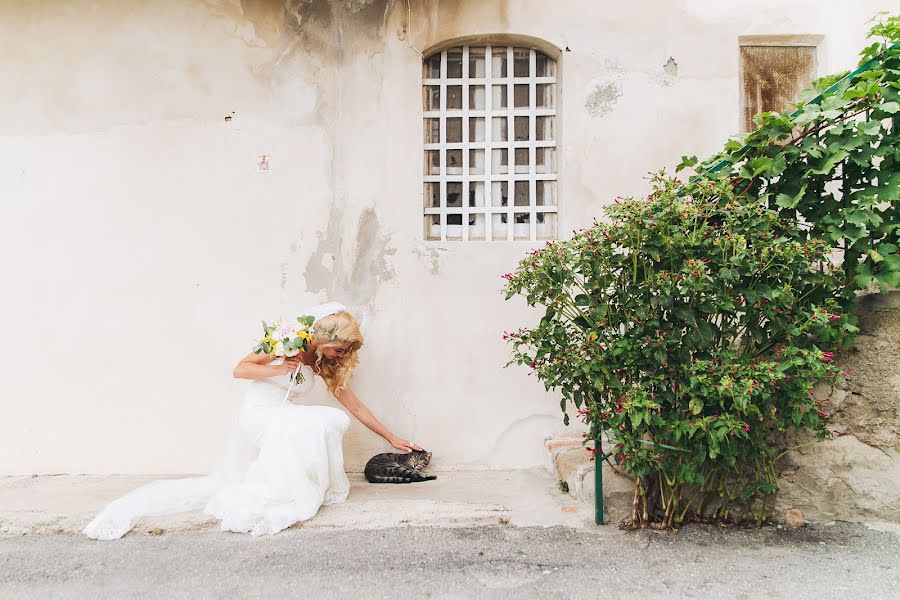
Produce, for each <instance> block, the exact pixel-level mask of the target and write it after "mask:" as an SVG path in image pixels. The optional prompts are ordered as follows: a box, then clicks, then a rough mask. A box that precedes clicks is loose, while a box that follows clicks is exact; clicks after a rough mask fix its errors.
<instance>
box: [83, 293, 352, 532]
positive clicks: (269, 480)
mask: <svg viewBox="0 0 900 600" xmlns="http://www.w3.org/2000/svg"><path fill="white" fill-rule="evenodd" d="M338 307H339V308H338ZM317 308H318V311H317V312H318V313H320V314H316V312H306V313H304V314H313V315H314V316H316V318H317V319H318V318H321V316H324V314H331V313H330V312H326V311H325V309H329V310H331V311H332V312H336V311H337V310H343V307H341V306H340V305H336V304H334V303H332V304H327V305H323V306H321V307H317ZM305 370H306V371H307V373H306V381H305V382H304V384H303V385H301V386H300V387H301V389H300V390H296V389H295V391H293V392H292V395H293V399H296V398H297V397H299V396H300V395H301V394H302V393H303V392H305V391H307V390H308V389H309V387H311V385H312V382H313V377H314V375H313V374H312V371H310V370H308V368H305ZM289 381H290V376H288V375H285V376H280V377H272V378H269V379H263V380H258V381H252V382H250V384H249V388H248V390H247V394H246V396H245V398H244V401H243V403H242V405H241V409H240V413H239V416H238V424H237V427H236V428H235V433H234V434H233V436H232V439H231V441H230V443H229V449H228V452H227V453H226V456H225V459H224V460H223V462H222V464H221V465H220V466H219V467H218V468H217V469H216V470H214V471H213V472H212V473H211V474H209V475H207V476H204V477H190V478H186V479H175V480H160V481H154V482H152V483H149V484H147V485H145V486H142V487H140V488H138V489H136V490H134V491H133V492H131V493H129V494H126V495H125V496H123V497H121V498H119V499H118V500H115V501H114V502H112V503H110V504H109V505H108V506H107V507H106V508H105V509H104V510H103V511H102V512H100V513H99V514H98V515H97V516H96V517H95V518H94V519H93V520H92V521H91V522H90V523H89V524H88V525H87V527H85V529H84V533H85V535H87V536H88V537H91V538H94V539H99V540H112V539H117V538H120V537H122V536H123V535H125V534H126V533H127V532H128V531H129V530H130V529H131V528H132V527H134V525H135V523H136V522H137V520H138V519H140V518H142V517H149V516H158V515H165V514H173V513H179V512H185V511H190V510H198V509H201V508H202V509H205V512H206V513H207V514H209V515H212V516H214V517H216V518H217V519H219V520H220V521H221V526H222V529H224V530H227V531H235V532H242V533H250V534H252V535H262V534H274V533H278V532H279V531H281V530H283V529H285V528H287V527H290V526H291V525H293V524H294V523H296V522H298V521H304V520H307V519H309V518H311V517H313V516H314V515H315V514H316V512H318V510H319V508H320V507H321V506H322V504H333V503H337V502H343V501H344V500H345V499H346V498H347V495H348V493H349V492H350V482H349V481H348V480H347V475H346V474H345V473H344V458H343V451H342V448H341V442H342V439H343V435H344V433H345V432H346V431H347V428H348V427H349V425H350V419H349V417H348V416H347V415H346V414H345V413H344V412H343V411H341V410H339V409H336V408H331V407H328V406H303V405H298V404H293V403H292V402H288V401H285V393H286V392H287V389H288V386H289Z"/></svg>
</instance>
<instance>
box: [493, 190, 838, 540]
mask: <svg viewBox="0 0 900 600" xmlns="http://www.w3.org/2000/svg"><path fill="white" fill-rule="evenodd" d="M654 186H655V191H654V192H653V194H652V195H651V196H650V197H649V198H648V199H642V200H634V199H629V200H625V201H622V202H620V203H617V204H615V205H614V206H612V207H610V208H609V209H608V211H607V212H608V214H609V216H610V218H611V219H612V222H611V223H599V222H597V223H595V224H594V225H593V226H592V227H590V228H589V229H586V230H583V231H580V232H578V233H576V234H575V235H574V236H573V238H572V239H571V240H568V241H564V242H557V243H553V244H548V245H547V247H546V248H544V249H542V250H539V251H535V252H534V253H532V255H531V256H529V257H527V258H525V259H524V260H523V261H522V262H521V263H520V264H519V268H518V269H517V271H516V272H515V273H513V274H509V275H507V276H506V278H507V279H508V284H507V290H506V291H507V298H511V297H512V296H514V295H517V294H520V295H524V296H525V297H526V298H527V300H528V303H529V304H530V305H540V306H543V307H546V312H545V315H544V317H543V318H542V319H541V321H540V323H539V325H538V327H537V328H536V329H534V330H531V329H523V330H520V331H517V332H514V333H512V334H508V338H509V339H510V340H511V341H512V344H513V346H514V358H513V361H512V362H514V363H517V364H527V365H530V366H531V367H532V368H533V369H534V370H535V372H536V374H537V375H538V377H539V378H540V379H541V380H542V381H543V382H544V385H545V386H546V388H547V389H557V390H559V391H560V392H561V394H562V397H563V400H562V402H563V409H565V408H566V405H567V404H568V403H569V402H571V403H572V404H574V405H575V407H577V408H578V409H580V414H581V415H582V416H583V417H584V418H585V420H586V422H587V423H589V424H590V429H591V432H590V438H591V439H599V438H600V434H601V432H607V431H611V432H613V433H614V434H615V437H616V446H615V449H614V452H613V456H614V459H615V460H616V462H618V463H619V464H621V465H622V467H623V468H624V470H625V471H626V472H628V473H629V474H631V475H633V476H634V477H635V478H636V481H637V482H638V483H637V492H636V493H637V494H638V496H639V499H640V500H641V502H640V503H638V504H637V505H636V506H638V505H640V506H643V509H642V510H640V511H638V512H636V513H635V515H633V522H634V523H635V524H646V523H648V522H650V521H653V522H661V523H665V524H666V525H667V526H674V525H677V524H678V523H679V522H681V520H682V519H684V518H685V517H686V516H687V515H690V514H692V513H699V512H701V510H702V506H703V504H704V503H706V502H709V501H710V500H714V502H713V505H711V508H712V510H713V511H714V512H715V513H716V514H717V516H718V517H722V518H724V517H725V516H726V515H727V513H728V511H729V510H730V509H731V508H733V507H734V506H735V505H739V506H744V507H745V508H747V507H749V506H750V505H751V504H752V503H753V502H754V501H756V500H757V499H758V498H759V497H760V496H762V497H763V498H764V502H763V504H764V506H765V505H766V504H769V505H770V504H771V501H772V500H773V498H774V492H775V489H776V488H775V479H774V471H773V469H772V462H773V460H774V456H775V449H774V447H773V446H772V445H771V444H770V439H771V436H772V435H773V434H775V433H778V432H783V431H787V430H789V429H805V430H813V431H815V432H816V433H818V434H819V435H825V433H826V430H825V426H824V421H823V418H824V416H825V414H826V413H825V412H824V407H823V406H820V405H818V404H817V403H816V401H815V400H814V399H813V397H812V395H811V390H812V386H813V383H814V382H816V381H819V380H823V379H825V380H827V379H831V378H834V377H835V376H836V375H837V374H838V373H839V369H838V368H837V367H836V366H835V365H834V363H833V357H834V354H833V351H834V349H835V348H836V347H837V346H839V345H840V343H841V342H842V341H843V340H844V339H846V337H847V336H848V334H850V333H852V332H854V331H855V330H856V328H855V327H854V326H853V324H852V323H851V322H850V320H849V318H848V316H847V315H846V314H842V313H841V311H840V307H839V305H838V302H837V301H836V300H835V297H834V295H835V292H836V291H837V290H840V289H842V288H843V287H844V274H843V272H842V271H841V270H840V269H838V268H836V267H834V266H833V265H832V264H831V263H830V262H829V261H828V252H829V250H830V248H829V246H828V244H826V243H824V242H822V241H819V240H808V241H803V240H799V239H788V238H786V237H783V236H780V235H779V234H778V233H776V232H779V231H784V230H786V229H788V227H789V225H788V223H786V222H785V221H784V219H783V217H781V216H780V215H779V213H778V212H777V211H775V210H772V209H769V208H767V207H765V206H763V205H762V204H753V203H746V202H743V201H741V199H739V198H738V197H737V196H736V194H735V192H734V189H733V188H732V186H731V185H730V184H729V183H728V182H727V181H725V180H716V181H713V180H709V179H703V180H698V181H696V182H695V183H694V185H693V188H692V189H693V191H694V194H693V195H692V196H690V197H685V196H684V195H683V192H682V191H681V187H680V185H679V183H678V182H677V181H675V180H671V179H665V178H663V177H661V176H657V177H656V178H655V179H654ZM648 491H649V492H650V494H649V495H648ZM653 494H655V496H653ZM686 494H694V495H695V498H694V501H690V502H689V501H688V496H687V495H686ZM654 498H655V499H654ZM761 510H762V509H761ZM760 514H764V513H763V512H760Z"/></svg>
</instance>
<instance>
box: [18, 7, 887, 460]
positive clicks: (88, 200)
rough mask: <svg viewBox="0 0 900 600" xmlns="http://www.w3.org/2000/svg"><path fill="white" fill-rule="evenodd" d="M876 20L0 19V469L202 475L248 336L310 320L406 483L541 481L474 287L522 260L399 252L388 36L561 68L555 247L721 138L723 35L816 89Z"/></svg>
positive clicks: (852, 12)
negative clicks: (400, 444)
mask: <svg viewBox="0 0 900 600" xmlns="http://www.w3.org/2000/svg"><path fill="white" fill-rule="evenodd" d="M890 4H891V3H890V2H880V1H879V2H875V1H872V2H859V3H855V4H854V5H853V6H852V7H851V6H847V5H846V4H839V3H835V4H834V5H831V4H830V3H829V4H828V5H826V6H822V3H817V2H812V1H803V2H795V3H791V4H790V5H785V4H784V3H782V2H774V1H767V2H759V1H756V2H749V1H747V2H724V1H723V2H715V3H711V2H701V1H699V0H684V1H681V2H669V1H667V0H652V1H651V0H645V1H642V2H638V3H630V4H627V5H625V4H616V3H600V2H594V1H591V0H583V1H577V2H574V1H573V2H567V3H564V4H563V3H547V2H542V1H537V0H534V1H522V2H512V1H509V2H500V1H498V2H482V1H474V0H473V1H449V0H448V1H429V2H424V1H423V0H414V1H413V2H412V3H411V28H410V31H407V30H406V29H405V25H406V22H407V11H406V3H403V2H387V1H386V0H373V1H365V0H345V1H343V2H328V1H326V0H291V1H287V2H283V1H279V0H243V1H238V0H205V1H203V0H195V1H190V2H189V1H185V2H138V1H136V0H118V1H113V0H105V1H103V0H101V1H91V2H88V1H87V0H73V1H71V2H55V3H48V2H24V3H22V2H6V3H2V5H0V49H2V55H3V56H4V57H5V58H4V59H3V60H2V61H0V105H2V106H3V107H4V110H3V112H2V113H0V136H2V137H0V189H2V195H0V203H2V209H3V212H2V217H3V218H2V220H0V252H2V253H3V256H4V260H3V261H2V263H0V282H2V288H0V289H2V296H0V331H2V334H3V335H2V338H0V364H3V365H5V368H4V370H3V377H0V410H2V415H3V418H2V420H0V473H8V474H25V473H58V472H90V473H111V472H129V473H153V472H156V473H163V472H168V473H175V472H198V471H203V470H205V469H207V468H208V467H209V466H210V465H211V464H212V462H213V461H214V459H215V458H216V457H217V455H218V454H219V452H220V451H221V447H222V444H223V442H224V439H225V437H226V435H227V431H228V428H229V427H230V424H231V419H232V417H233V415H234V412H235V408H236V406H237V404H238V402H239V400H240V396H241V393H242V390H243V383H242V382H237V381H233V380H231V379H230V372H231V368H232V366H233V364H234V362H235V361H236V360H237V359H238V358H239V357H240V356H242V355H243V354H244V353H245V352H246V351H247V349H248V348H249V347H250V345H251V342H252V339H253V337H254V336H255V335H256V333H257V331H256V328H257V323H258V322H259V319H261V318H271V317H272V316H277V315H279V314H281V315H290V314H292V313H293V312H295V311H297V310H299V309H301V308H302V307H303V306H305V305H308V304H310V303H313V302H318V301H323V300H326V299H337V300H343V301H344V302H346V303H347V304H350V305H353V306H354V307H355V309H356V310H357V311H358V313H359V314H360V315H361V316H363V317H364V318H365V322H366V331H367V335H368V343H367V345H366V348H365V350H364V360H363V364H362V366H361V368H360V369H359V371H358V373H357V376H356V378H355V380H354V388H355V389H356V390H357V392H358V393H359V395H360V396H361V397H362V398H363V400H364V401H365V402H366V403H367V404H369V406H370V407H371V408H372V410H373V411H374V412H375V413H376V414H377V415H379V416H380V417H381V418H382V420H383V421H384V422H385V423H386V424H387V425H388V426H389V427H390V428H391V429H392V430H394V431H396V432H397V433H398V434H400V435H403V436H406V437H409V438H411V439H414V440H416V441H419V442H421V443H423V444H425V445H426V446H427V447H428V448H429V449H431V450H433V451H434V452H435V455H436V466H438V467H439V468H449V467H463V468H465V467H467V468H482V467H488V468H489V467H510V466H530V465H536V464H541V463H542V462H543V461H544V449H543V445H542V441H543V438H544V437H545V436H546V435H548V434H552V433H559V432H560V429H561V427H560V424H559V418H558V415H557V411H558V408H557V403H556V400H555V398H554V397H553V396H552V394H545V393H544V392H543V388H542V386H541V385H540V384H539V383H538V382H536V381H535V380H534V379H533V378H529V377H528V376H527V374H526V373H525V371H524V370H514V369H503V368H502V366H503V365H504V364H505V362H506V360H507V357H508V349H507V347H506V346H505V345H504V343H503V342H502V341H501V339H500V334H501V332H502V331H503V330H504V329H511V328H514V327H516V326H518V325H520V324H522V323H524V322H525V320H526V319H527V318H529V316H530V317H531V318H534V315H533V313H531V314H530V313H528V311H527V310H526V308H525V307H523V305H522V303H520V302H518V301H516V302H508V303H507V302H504V301H503V298H502V296H501V294H500V293H499V291H500V288H501V282H502V280H501V279H500V278H499V277H498V275H499V274H500V273H502V272H505V271H508V270H510V268H511V267H512V266H513V265H514V264H515V261H516V260H517V259H518V258H519V257H521V256H522V255H523V254H524V253H525V252H526V251H527V250H528V249H529V248H530V247H531V244H530V243H525V242H516V243H502V242H494V243H468V244H459V243H434V242H425V241H423V240H422V216H421V212H420V211H421V206H422V186H421V164H422V155H421V152H422V146H421V144H422V120H421V87H420V85H421V62H420V61H421V58H420V56H419V55H418V54H417V53H416V52H414V51H413V50H412V49H411V48H410V47H409V45H408V43H409V42H410V41H411V42H412V44H413V45H414V46H415V47H416V48H418V49H426V48H429V47H431V46H433V45H435V44H438V43H441V42H444V41H446V40H448V39H452V38H455V37H461V36H468V35H476V34H498V33H502V34H514V35H527V36H533V37H537V38H541V39H543V40H545V41H546V42H547V43H549V44H552V45H555V46H556V47H558V48H560V49H561V51H562V53H561V56H560V59H559V73H560V85H559V107H560V117H559V131H560V136H559V139H560V144H561V151H560V159H559V175H560V184H559V198H560V202H559V205H560V213H561V215H560V224H559V229H560V231H561V232H566V231H569V230H571V229H573V228H575V227H579V226H581V225H582V224H583V223H586V222H589V221H590V219H591V218H593V217H594V216H595V215H596V214H597V213H598V209H599V207H600V206H601V205H602V204H603V203H605V202H607V201H608V200H609V199H611V198H613V197H615V196H618V195H627V194H631V193H640V192H641V191H643V190H644V189H645V183H646V182H645V181H644V180H643V179H642V177H643V176H644V175H645V174H646V172H647V171H649V170H653V169H656V168H658V167H662V166H665V165H673V164H675V163H676V162H677V161H678V158H679V157H680V155H682V154H700V155H702V154H706V153H709V152H711V151H712V150H714V149H715V148H717V147H719V146H720V145H721V143H722V142H723V140H724V139H725V137H726V136H727V135H729V134H730V133H732V132H734V131H737V130H738V128H739V119H740V107H739V98H738V90H739V84H738V63H737V61H738V49H737V38H738V36H740V35H748V34H821V35H824V36H825V42H824V44H823V46H822V52H821V57H822V64H820V65H819V68H820V72H830V71H835V70H838V69H843V68H847V67H849V66H851V65H852V64H853V63H854V61H855V55H856V52H857V50H858V48H860V47H861V46H862V45H863V36H864V31H865V21H866V20H867V19H868V18H869V17H870V16H871V15H872V14H873V13H874V12H876V10H878V9H884V8H887V7H888V6H890ZM261 155H265V156H266V157H267V159H268V164H269V170H268V171H267V172H260V171H259V166H258V163H259V161H260V156H261ZM319 392H322V390H321V389H320V390H319ZM312 401H324V402H329V400H328V399H326V398H324V397H321V396H320V397H318V398H314V399H313V400H312ZM345 448H346V453H347V462H348V466H349V467H350V468H352V469H356V468H359V467H360V465H361V464H362V462H363V461H364V460H365V459H366V458H368V456H370V455H371V454H372V453H374V452H376V451H379V450H382V449H384V448H385V444H384V443H383V442H382V441H381V440H380V439H378V438H376V437H375V436H374V435H373V434H371V433H370V432H368V431H367V430H365V429H364V428H362V427H361V426H360V425H359V424H354V426H353V427H352V428H351V431H350V433H349V434H348V437H347V440H346V444H345Z"/></svg>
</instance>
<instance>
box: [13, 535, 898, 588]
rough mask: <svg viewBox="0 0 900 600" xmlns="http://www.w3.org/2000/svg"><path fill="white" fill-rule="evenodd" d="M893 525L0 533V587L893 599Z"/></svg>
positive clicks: (895, 581)
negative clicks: (887, 528) (105, 535)
mask: <svg viewBox="0 0 900 600" xmlns="http://www.w3.org/2000/svg"><path fill="white" fill-rule="evenodd" d="M898 590H900V542H898V537H897V535H896V533H889V532H883V531H874V530H870V529H867V528H866V527H865V526H863V525H855V524H854V525H851V524H843V523H837V524H833V525H831V526H827V525H813V526H808V527H807V528H805V529H803V530H800V531H788V530H784V529H776V528H764V529H762V530H734V531H732V530H725V531H720V530H718V529H716V528H714V527H706V526H689V527H686V528H684V529H682V530H681V531H679V532H677V533H674V534H672V533H651V532H647V531H639V532H623V531H620V530H618V529H616V528H615V527H612V526H604V527H603V528H599V529H598V528H595V527H589V528H568V527H562V526H554V527H548V528H538V527H514V526H511V525H506V526H502V525H490V526H483V527H461V528H447V527H391V528H387V529H365V530H360V529H356V530H337V529H336V530H328V529H322V528H305V527H300V528H292V529H289V530H287V531H285V532H282V533H280V534H278V535H275V536H267V537H261V538H252V537H249V536H246V535H235V534H226V533H222V532H219V531H212V530H203V531H174V532H163V533H161V534H160V533H159V532H156V533H155V534H154V533H148V532H147V531H143V530H142V531H136V532H134V533H132V534H130V535H129V536H126V537H125V538H123V539H121V540H118V541H115V542H96V541H92V540H88V539H86V538H84V537H83V536H78V535H71V534H57V535H47V534H31V535H17V536H2V537H0V597H2V598H23V599H28V598H192V599H193V598H286V597H293V598H329V599H337V598H355V599H364V598H547V597H554V598H588V597H602V598H608V599H614V598H641V599H648V598H729V599H731V598H791V599H805V598H815V599H817V600H821V599H824V598H828V599H831V598H854V599H860V598H878V599H883V598H897V597H898Z"/></svg>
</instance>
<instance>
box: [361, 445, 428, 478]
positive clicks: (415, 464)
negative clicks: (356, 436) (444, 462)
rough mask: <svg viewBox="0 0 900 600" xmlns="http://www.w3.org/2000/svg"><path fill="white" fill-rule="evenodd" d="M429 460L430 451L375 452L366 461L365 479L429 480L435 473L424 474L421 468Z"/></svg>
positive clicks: (426, 464) (425, 465)
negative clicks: (404, 452)
mask: <svg viewBox="0 0 900 600" xmlns="http://www.w3.org/2000/svg"><path fill="white" fill-rule="evenodd" d="M430 461H431V452H426V451H425V450H413V451H412V452H410V453H409V454H392V453H389V452H385V453H384V454H376V455H375V456H373V457H372V458H370V459H369V462H367V463H366V469H365V471H364V473H365V474H366V479H367V480H368V481H369V483H412V482H414V481H430V480H432V479H437V476H436V475H425V474H424V473H422V471H421V469H424V468H425V467H427V466H428V463H429V462H430Z"/></svg>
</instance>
